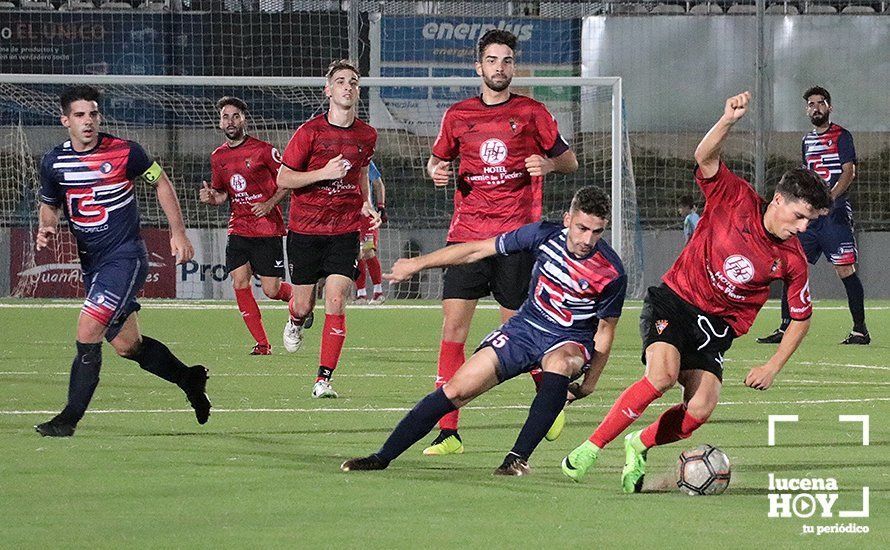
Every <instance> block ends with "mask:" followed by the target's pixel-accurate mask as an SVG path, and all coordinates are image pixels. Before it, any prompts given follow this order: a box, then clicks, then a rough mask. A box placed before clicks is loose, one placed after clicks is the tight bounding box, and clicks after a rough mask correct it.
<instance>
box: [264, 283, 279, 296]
mask: <svg viewBox="0 0 890 550" xmlns="http://www.w3.org/2000/svg"><path fill="white" fill-rule="evenodd" d="M280 290H281V286H280V285H268V286H266V285H263V294H265V295H266V298H270V299H274V298H275V297H276V296H278V292H279V291H280Z"/></svg>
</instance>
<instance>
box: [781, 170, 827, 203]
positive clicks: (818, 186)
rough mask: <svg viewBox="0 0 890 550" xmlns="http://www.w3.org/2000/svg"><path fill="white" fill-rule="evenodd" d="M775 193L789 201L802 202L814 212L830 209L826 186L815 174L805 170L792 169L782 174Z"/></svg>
mask: <svg viewBox="0 0 890 550" xmlns="http://www.w3.org/2000/svg"><path fill="white" fill-rule="evenodd" d="M776 193H779V194H780V195H783V196H784V197H785V198H787V199H790V200H801V201H804V202H806V203H808V204H809V205H810V206H812V207H813V208H815V209H816V210H823V209H825V208H829V207H831V194H830V193H829V191H828V184H826V183H825V180H823V179H822V178H820V177H819V175H818V174H816V172H813V171H812V170H807V169H806V168H792V169H791V170H788V171H787V172H785V173H784V174H782V179H780V180H779V184H778V185H776Z"/></svg>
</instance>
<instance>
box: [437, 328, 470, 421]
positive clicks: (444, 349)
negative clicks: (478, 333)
mask: <svg viewBox="0 0 890 550" xmlns="http://www.w3.org/2000/svg"><path fill="white" fill-rule="evenodd" d="M464 361H465V358H464V345H463V343H461V342H446V341H445V340H442V342H441V344H440V346H439V364H438V371H437V373H436V389H439V388H441V387H442V386H443V385H444V384H445V382H448V381H449V380H451V377H452V376H454V373H456V372H457V369H459V368H460V366H461V365H463V364H464ZM459 418H460V412H459V410H457V409H456V410H454V411H451V412H450V413H448V414H446V415H445V416H443V417H442V418H441V419H440V420H439V429H440V430H457V423H458V419H459Z"/></svg>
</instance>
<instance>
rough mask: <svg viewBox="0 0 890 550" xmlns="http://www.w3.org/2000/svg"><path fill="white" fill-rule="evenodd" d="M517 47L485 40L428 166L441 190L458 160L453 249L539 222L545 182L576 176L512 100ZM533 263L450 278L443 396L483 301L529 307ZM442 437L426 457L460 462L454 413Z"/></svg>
mask: <svg viewBox="0 0 890 550" xmlns="http://www.w3.org/2000/svg"><path fill="white" fill-rule="evenodd" d="M516 40H517V39H516V36H515V35H513V34H511V33H510V32H508V31H503V30H498V29H494V30H490V31H488V32H486V33H485V34H484V35H482V37H481V38H480V39H479V43H478V47H477V61H476V74H478V75H479V76H480V77H481V78H482V93H481V94H480V95H478V96H476V97H472V98H470V99H466V100H464V101H460V102H458V103H456V104H454V105H453V106H451V107H450V108H449V109H448V111H446V113H445V116H444V117H443V119H442V126H441V129H440V130H439V136H438V137H437V138H436V142H435V144H434V145H433V150H432V156H430V158H429V161H428V162H427V172H428V174H429V175H430V177H431V178H432V180H433V183H435V185H436V186H438V187H444V186H446V185H448V184H449V182H450V181H451V177H452V171H451V161H452V160H454V159H455V158H457V157H460V166H459V168H458V173H457V189H456V190H455V192H454V216H453V217H452V219H451V226H450V227H449V229H448V237H447V240H448V244H455V243H462V242H469V241H476V240H479V239H487V238H489V237H494V236H496V235H498V234H500V233H504V232H506V231H512V230H513V229H517V228H519V227H521V226H522V225H525V224H528V223H532V222H535V221H538V220H540V219H541V210H542V193H543V189H542V187H543V182H544V176H546V175H547V174H549V173H550V172H560V173H564V174H567V173H571V172H574V171H575V170H577V169H578V161H577V160H576V159H575V154H574V153H573V152H572V150H571V149H570V148H569V146H568V144H567V143H566V141H565V140H564V139H563V138H562V136H560V134H559V128H558V127H557V124H556V120H555V119H554V118H553V116H552V115H551V114H550V113H549V112H548V111H547V108H546V107H545V106H544V105H543V104H542V103H540V102H538V101H535V100H533V99H531V98H528V97H525V96H521V95H518V94H514V93H512V92H511V91H510V82H511V81H512V79H513V74H514V70H515V68H514V62H515V51H516ZM533 264H534V256H533V255H532V254H530V253H527V252H518V253H516V254H511V255H509V256H497V257H491V258H487V259H485V260H483V261H480V262H477V263H473V264H469V265H456V266H453V267H450V268H448V269H447V270H446V271H445V275H444V282H443V289H442V313H443V316H444V322H443V323H442V341H441V343H440V347H439V359H438V370H437V375H436V387H439V386H442V385H443V384H445V383H446V382H447V381H448V380H450V379H451V377H452V376H453V375H454V373H455V372H456V371H457V369H458V368H459V367H460V366H461V365H462V364H463V363H464V360H465V354H464V344H465V343H466V341H467V335H468V333H469V330H470V323H471V322H472V320H473V313H474V312H475V310H476V303H477V302H478V300H479V298H483V297H485V296H488V295H489V294H492V295H493V296H494V299H495V300H496V301H497V302H498V304H500V306H501V320H502V321H506V320H507V319H509V318H510V317H511V316H512V315H513V314H515V312H516V310H517V309H519V306H521V305H522V302H523V300H524V299H525V288H526V286H527V285H528V281H529V277H530V275H531V269H532V265H533ZM537 372H540V371H537ZM538 379H539V377H538ZM537 383H538V380H536V384H537ZM561 425H562V424H561V422H560V423H559V426H561ZM439 428H440V429H441V431H440V433H439V436H438V437H437V438H436V439H435V440H434V441H433V443H432V445H431V446H430V447H428V448H427V449H425V450H424V451H423V452H424V454H425V455H443V454H452V453H462V452H463V450H464V447H463V442H462V440H461V438H460V435H459V434H458V413H457V411H454V412H453V413H451V414H448V415H446V416H445V417H443V418H442V420H441V421H440V422H439ZM557 435H558V433H554V434H551V436H550V437H551V438H555V437H556V436H557Z"/></svg>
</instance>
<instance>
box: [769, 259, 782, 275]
mask: <svg viewBox="0 0 890 550" xmlns="http://www.w3.org/2000/svg"><path fill="white" fill-rule="evenodd" d="M780 267H782V260H781V259H779V258H776V259H775V260H773V265H772V266H771V267H770V268H769V272H770V273H775V272H776V271H778V270H779V268H780Z"/></svg>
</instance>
